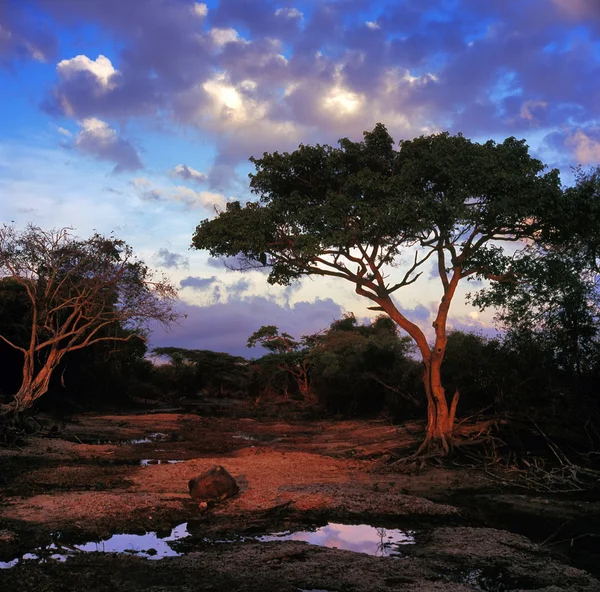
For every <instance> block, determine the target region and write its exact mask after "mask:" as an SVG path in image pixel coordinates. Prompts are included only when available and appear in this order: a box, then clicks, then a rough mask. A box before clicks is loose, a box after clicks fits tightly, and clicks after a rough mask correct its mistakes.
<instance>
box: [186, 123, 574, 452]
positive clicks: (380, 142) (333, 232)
mask: <svg viewBox="0 0 600 592" xmlns="http://www.w3.org/2000/svg"><path fill="white" fill-rule="evenodd" d="M251 161H252V162H253V163H254V165H255V167H256V170H257V172H256V174H253V175H250V187H251V189H252V191H253V192H254V193H256V194H258V195H259V200H258V201H250V202H248V203H246V204H245V205H242V204H240V203H239V202H232V203H229V204H228V205H227V209H226V210H225V211H224V212H222V213H220V214H219V215H218V216H217V217H216V218H214V219H212V220H204V221H202V222H201V223H200V224H199V226H198V227H197V228H196V232H195V234H194V237H193V239H192V240H193V243H192V244H193V246H194V247H196V248H198V249H208V250H209V251H210V253H211V254H212V255H213V256H235V255H238V254H241V255H242V256H243V257H244V258H245V260H246V261H247V262H248V265H249V266H257V265H265V266H270V268H271V273H270V275H269V282H270V283H274V284H289V283H290V282H291V281H293V280H296V279H298V278H300V277H302V276H305V275H324V276H330V277H336V278H342V279H345V280H347V281H349V282H350V283H351V284H353V285H354V289H355V291H356V293H357V294H359V295H361V296H364V297H365V298H367V299H369V300H371V301H372V302H373V303H374V306H373V307H372V308H373V309H374V310H378V311H382V312H385V313H386V314H388V315H389V316H390V317H391V318H392V319H393V320H394V321H395V322H396V323H397V324H398V325H399V326H400V327H401V328H402V329H403V330H404V331H406V332H407V333H408V334H409V335H410V336H411V337H412V339H413V340H414V341H415V343H416V345H417V348H418V351H419V353H420V355H421V358H422V361H423V365H424V374H423V382H424V386H425V393H426V397H427V404H428V405H427V407H428V414H427V416H428V421H427V435H426V438H425V441H424V443H423V445H422V446H421V449H420V451H425V450H441V451H442V452H443V453H445V452H448V450H449V449H450V447H451V446H452V444H453V427H454V418H455V411H456V405H457V402H458V391H455V394H454V398H453V400H452V402H450V401H449V400H448V399H447V396H446V392H445V389H444V386H443V384H442V379H441V365H442V361H443V359H444V354H445V351H446V344H447V328H446V327H447V320H448V314H449V310H450V305H451V303H452V299H453V298H454V295H455V293H456V289H457V287H458V285H459V283H460V282H461V281H462V280H466V279H469V278H471V279H474V278H480V279H487V280H489V282H491V283H509V282H515V281H517V280H518V277H517V271H516V270H515V269H514V267H513V262H514V256H515V251H519V250H521V251H522V252H523V256H522V257H521V264H520V266H519V272H520V273H523V274H526V273H527V271H528V269H527V268H528V263H530V262H532V261H533V260H534V259H535V253H530V252H528V251H527V250H523V246H524V245H525V244H536V243H537V242H538V241H540V240H550V239H551V238H553V237H558V234H559V233H558V231H559V230H560V228H561V223H562V218H561V216H560V215H559V214H560V212H561V211H563V212H564V211H566V210H569V209H570V208H571V206H572V207H573V208H578V210H577V211H581V205H582V203H579V202H576V201H573V203H572V204H571V203H570V201H569V195H567V194H566V193H565V192H564V191H563V190H562V188H561V186H560V180H559V175H558V172H557V171H556V170H553V171H550V172H547V173H543V171H544V168H545V167H544V165H543V164H542V162H540V161H539V160H537V159H535V158H532V157H531V156H530V155H529V153H528V147H527V145H526V144H525V142H524V141H519V140H516V139H515V138H508V139H507V140H505V141H504V142H502V143H500V144H497V143H495V142H493V141H488V142H486V143H484V144H477V143H475V142H472V141H470V140H468V139H466V138H464V137H463V136H461V135H457V136H451V135H449V134H447V133H441V134H436V135H432V136H427V137H420V138H417V139H415V140H410V141H402V142H400V149H399V150H395V149H394V142H393V140H392V138H391V137H390V135H389V134H388V132H387V130H386V128H385V127H384V126H383V125H381V124H378V125H377V126H376V127H375V129H374V130H373V131H371V132H366V133H365V134H364V141H362V142H353V141H350V140H349V139H342V140H340V142H339V147H337V148H334V147H331V146H327V145H324V146H321V145H316V146H304V145H302V146H300V147H299V148H298V149H297V150H296V151H294V152H292V153H287V152H286V153H283V154H280V153H278V152H274V153H272V154H268V153H265V154H264V155H263V157H262V158H259V159H255V158H252V159H251ZM584 201H585V200H584ZM409 253H412V256H409ZM431 261H433V263H434V265H433V267H434V269H435V272H436V274H437V276H438V278H439V281H440V284H441V291H442V298H441V301H440V303H439V306H438V309H437V313H436V315H435V320H434V322H433V327H434V330H435V336H434V340H433V343H432V344H430V343H429V342H428V339H427V337H426V335H425V333H424V331H423V329H422V328H420V327H419V326H418V325H417V324H415V323H414V322H413V321H411V320H410V319H409V317H408V316H407V315H406V314H404V313H402V312H401V311H400V309H399V308H398V306H397V304H396V302H395V300H394V298H393V294H394V293H395V292H397V291H398V290H399V289H401V288H403V287H405V286H408V285H411V284H413V283H414V282H416V281H417V280H418V278H419V277H420V276H421V275H422V274H423V271H425V269H427V268H424V266H425V264H427V263H428V262H431ZM400 266H402V267H403V269H402V271H400V272H398V271H395V268H398V267H400ZM392 271H394V274H393V276H392V275H391V272H392ZM427 271H428V269H427Z"/></svg>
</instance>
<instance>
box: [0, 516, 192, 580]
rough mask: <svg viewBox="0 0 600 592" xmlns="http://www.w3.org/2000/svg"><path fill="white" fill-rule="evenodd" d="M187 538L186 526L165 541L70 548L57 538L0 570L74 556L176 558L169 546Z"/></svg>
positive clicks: (130, 539)
mask: <svg viewBox="0 0 600 592" xmlns="http://www.w3.org/2000/svg"><path fill="white" fill-rule="evenodd" d="M188 536H190V533H189V532H188V530H187V522H184V523H183V524H180V525H179V526H176V527H175V528H174V529H173V530H172V531H171V534H170V535H168V536H166V537H159V536H158V534H157V533H155V532H147V533H146V534H115V535H113V536H111V537H110V538H109V539H107V540H105V541H99V542H90V543H84V544H82V545H71V544H68V543H65V542H63V541H61V540H60V535H56V537H55V541H54V542H53V543H51V544H50V545H48V546H46V547H41V548H39V549H36V550H35V551H34V552H32V553H26V554H25V555H23V556H22V557H17V558H16V559H13V560H11V561H0V569H9V568H11V567H14V566H15V565H17V563H19V562H20V561H22V560H36V561H38V562H39V563H46V562H47V561H49V560H52V561H66V559H67V558H68V557H70V556H73V555H76V554H77V553H131V554H135V555H138V556H139V557H145V558H146V559H162V558H163V557H177V556H179V555H181V553H178V552H177V551H174V550H173V549H172V548H171V546H170V545H169V543H170V542H173V541H177V540H179V539H183V538H185V537H188Z"/></svg>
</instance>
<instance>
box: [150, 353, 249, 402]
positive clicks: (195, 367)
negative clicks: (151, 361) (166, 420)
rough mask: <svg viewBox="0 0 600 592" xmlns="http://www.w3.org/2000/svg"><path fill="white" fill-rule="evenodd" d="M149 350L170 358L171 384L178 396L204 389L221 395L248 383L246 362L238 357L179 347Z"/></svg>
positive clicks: (192, 393)
mask: <svg viewBox="0 0 600 592" xmlns="http://www.w3.org/2000/svg"><path fill="white" fill-rule="evenodd" d="M152 353H153V354H154V355H155V356H165V357H167V358H169V361H170V363H171V365H172V370H173V372H172V374H171V379H170V383H171V385H170V386H171V388H172V389H174V390H175V391H176V392H177V393H178V394H180V395H194V394H197V393H198V392H200V391H205V392H207V393H208V394H210V395H220V396H222V395H224V394H226V393H227V394H232V393H236V392H240V391H244V390H245V389H246V388H247V386H248V380H249V377H248V361H247V360H245V359H244V358H242V357H240V356H232V355H231V354H228V353H224V352H215V351H211V350H201V349H185V348H182V347H156V348H154V349H153V350H152Z"/></svg>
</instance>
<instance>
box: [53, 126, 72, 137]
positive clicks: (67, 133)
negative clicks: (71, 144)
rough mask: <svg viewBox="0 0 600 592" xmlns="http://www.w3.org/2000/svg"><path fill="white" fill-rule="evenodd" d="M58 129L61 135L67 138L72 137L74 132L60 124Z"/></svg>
mask: <svg viewBox="0 0 600 592" xmlns="http://www.w3.org/2000/svg"><path fill="white" fill-rule="evenodd" d="M56 131H57V132H58V133H59V134H60V135H61V136H65V137H67V138H70V137H71V136H72V135H73V134H72V133H71V132H70V131H69V130H68V129H65V128H64V127H60V125H57V126H56Z"/></svg>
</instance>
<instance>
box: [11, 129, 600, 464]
mask: <svg viewBox="0 0 600 592" xmlns="http://www.w3.org/2000/svg"><path fill="white" fill-rule="evenodd" d="M251 161H252V162H253V163H254V165H255V167H256V173H255V174H252V175H250V188H251V190H252V191H253V192H254V193H255V194H256V195H258V199H257V200H256V201H247V202H245V203H243V204H242V203H240V202H231V203H229V204H228V205H227V208H226V210H225V211H222V212H220V213H219V214H218V215H217V216H216V217H214V218H212V219H207V220H204V221H202V222H201V223H200V224H199V225H198V227H197V229H196V232H195V233H194V235H193V238H192V244H193V246H194V247H195V248H198V249H206V250H208V251H209V253H210V254H211V255H212V256H228V257H229V256H231V257H237V258H238V260H240V261H242V263H241V265H240V268H241V269H249V268H250V269H251V268H255V267H267V268H268V269H269V272H270V273H269V276H268V281H269V282H270V283H278V284H284V285H285V284H289V283H291V282H293V281H297V280H299V279H300V278H302V277H303V276H306V275H309V276H310V275H325V276H329V277H335V278H339V279H340V280H342V279H343V280H346V282H349V284H350V285H351V287H352V289H353V290H354V291H355V292H356V293H357V294H359V295H361V296H363V297H364V298H366V299H368V300H370V301H371V304H372V306H371V309H372V310H374V311H377V312H379V313H382V316H380V317H378V318H377V319H376V320H375V321H374V322H373V323H371V324H368V325H361V324H359V323H357V321H356V319H354V317H352V316H348V317H347V318H344V319H340V320H338V321H336V322H335V323H333V324H332V325H331V327H329V328H327V329H326V330H325V331H323V332H322V333H321V334H318V335H312V336H296V337H293V336H291V335H288V334H286V333H280V331H279V329H278V328H277V327H273V326H263V327H261V328H258V329H257V331H256V332H255V333H254V334H253V335H251V336H250V337H249V340H248V345H249V346H255V345H257V344H260V345H262V346H263V347H264V348H265V349H266V350H267V351H268V354H267V355H265V356H262V357H260V358H257V359H256V360H254V361H253V362H252V363H248V362H245V361H243V359H236V358H233V357H231V356H227V355H226V354H216V353H215V352H206V351H204V352H202V351H187V350H182V349H181V348H163V350H161V351H157V352H156V353H157V354H160V355H162V356H166V358H167V359H168V363H167V364H163V365H151V364H150V365H149V362H148V361H147V360H146V359H145V358H144V353H145V352H144V347H143V345H140V344H143V340H144V336H145V333H144V331H145V329H144V327H145V323H147V321H149V320H151V319H154V320H159V321H161V322H165V323H169V322H172V321H173V320H175V319H176V316H177V315H176V313H175V309H174V308H173V304H174V298H175V291H174V289H173V288H172V286H170V284H169V283H168V282H167V281H166V280H165V279H164V278H159V279H158V280H157V279H155V278H153V277H152V274H151V273H150V270H149V269H148V268H147V267H146V266H145V265H144V264H143V263H142V262H140V261H138V260H136V259H135V257H134V256H133V253H132V251H131V249H130V248H129V247H128V246H127V245H125V243H123V242H122V241H119V240H117V239H115V238H114V237H108V238H106V237H101V236H98V235H95V236H94V237H92V238H90V239H88V240H81V239H77V238H76V237H73V236H72V235H71V234H70V232H69V231H68V230H62V231H51V232H47V231H43V230H42V229H39V228H35V227H30V228H28V229H27V230H26V231H24V232H23V233H17V232H16V231H15V230H14V228H12V227H4V229H3V230H2V233H1V234H0V266H1V269H2V279H1V280H0V282H1V285H0V307H1V308H0V337H1V342H2V347H3V348H4V350H6V351H5V352H3V353H4V354H5V355H6V359H11V360H14V363H15V367H16V368H18V370H19V376H18V377H15V376H12V374H14V373H12V374H11V373H10V372H8V373H6V375H5V376H4V378H3V380H4V384H3V385H2V393H3V394H2V400H1V401H0V415H3V416H4V417H7V416H11V415H12V416H18V414H19V413H20V412H21V411H22V410H24V409H26V408H28V407H30V406H32V405H33V404H34V403H35V402H36V400H37V399H39V398H40V397H41V396H42V395H44V394H45V393H47V392H49V391H51V390H52V391H56V390H57V388H58V387H57V386H56V382H57V381H59V380H60V382H61V384H62V383H65V384H66V382H65V377H67V376H69V375H72V376H76V375H77V370H73V369H72V368H73V366H76V363H75V362H74V360H76V359H78V358H77V357H78V356H79V362H78V364H79V365H78V368H79V369H81V368H82V366H81V362H82V361H83V362H84V363H85V360H86V356H87V355H89V356H90V359H89V360H88V362H89V363H90V373H86V372H85V371H83V370H80V372H81V376H80V378H81V380H84V381H85V376H90V375H91V374H93V370H92V369H91V367H92V366H93V365H94V364H95V363H99V360H104V361H105V362H106V366H107V367H108V366H110V364H116V365H117V366H118V365H119V364H126V365H129V366H128V367H129V369H130V370H131V376H136V379H135V380H133V382H132V384H138V386H139V384H142V383H143V382H144V380H145V381H146V382H148V381H149V382H150V383H152V384H153V385H154V390H159V391H161V392H160V393H158V394H159V397H160V396H162V394H164V391H165V389H166V391H168V392H171V391H173V392H174V393H180V392H181V390H182V389H183V388H184V387H183V385H184V384H186V381H187V385H188V386H187V387H185V388H187V389H188V391H189V393H192V394H193V392H198V390H201V391H204V392H209V391H210V392H212V391H214V390H215V389H217V390H219V391H220V393H221V394H223V393H225V392H233V391H235V390H236V389H237V390H239V391H240V392H246V393H253V394H254V396H255V398H257V400H260V399H261V397H262V398H264V397H265V396H266V395H267V394H268V393H272V394H275V395H277V396H281V397H284V398H285V397H288V398H290V397H291V398H298V399H299V400H301V401H302V402H303V403H304V404H305V405H312V406H313V407H319V406H320V407H321V408H323V409H325V410H326V411H327V412H330V413H341V414H352V413H369V412H374V411H375V412H377V411H381V410H382V409H383V406H382V404H381V401H383V400H385V401H387V403H386V408H387V409H390V408H391V407H393V404H392V403H390V402H391V401H394V402H395V403H396V404H397V405H396V406H397V407H399V408H403V409H404V411H402V412H401V411H400V410H399V409H397V410H396V411H397V412H398V413H399V414H400V415H402V413H404V414H405V415H407V414H410V413H421V414H423V415H424V416H425V417H426V418H427V424H426V425H427V430H426V437H425V439H424V442H423V445H422V447H421V449H420V451H421V452H431V451H440V452H442V453H448V452H449V451H450V450H451V449H452V448H453V446H454V445H455V444H456V443H457V441H458V440H457V434H458V431H457V430H456V425H457V421H462V420H461V419H460V417H461V415H462V416H464V415H465V414H467V413H469V412H470V411H471V410H472V409H476V408H479V409H480V410H481V409H483V408H484V407H485V406H484V405H483V403H485V404H486V405H488V406H491V407H495V408H499V407H498V405H500V408H502V409H503V410H508V409H512V408H513V407H514V408H516V410H517V411H519V412H521V413H522V412H523V411H524V410H525V409H529V408H530V407H531V409H530V412H534V413H539V412H542V410H544V411H546V410H554V412H556V413H559V412H560V409H561V407H562V408H564V409H566V410H569V411H573V409H572V408H571V407H572V406H573V405H574V404H575V406H576V409H579V410H583V412H584V414H587V413H588V411H589V412H591V413H595V409H596V408H597V405H598V401H597V398H596V397H595V396H594V395H593V394H592V390H591V389H590V385H591V384H593V382H594V380H595V379H596V377H597V373H598V326H599V325H598V311H599V306H598V304H599V288H598V277H599V275H598V262H599V261H600V257H599V249H600V215H599V214H600V175H599V172H598V170H594V169H591V170H589V171H584V170H582V169H577V170H576V172H575V183H574V184H573V185H572V186H569V187H565V186H563V185H561V182H560V178H559V174H558V171H556V170H550V171H548V170H547V169H546V167H545V165H544V164H543V163H542V162H541V161H539V160H538V159H535V158H533V157H532V156H530V154H529V151H528V147H527V146H526V144H525V142H524V141H518V140H516V139H514V138H508V139H507V140H505V141H504V142H502V143H496V142H493V141H489V142H486V143H484V144H478V143H475V142H472V141H471V140H468V139H466V138H464V137H463V136H461V135H460V134H459V135H456V136H451V135H449V134H447V133H442V134H436V135H432V136H426V137H421V138H416V139H414V140H410V141H401V142H400V143H399V145H398V148H396V147H395V145H394V141H393V139H392V138H391V136H390V135H389V133H388V132H387V130H386V128H385V126H383V125H382V124H378V125H377V126H376V127H375V128H374V129H373V130H372V131H370V132H365V134H364V139H363V141H360V142H353V141H351V140H349V139H342V140H340V142H339V145H338V146H337V147H331V146H326V145H325V146H321V145H316V146H303V145H301V146H300V147H299V148H298V149H297V150H296V151H294V152H292V153H283V154H280V153H278V152H274V153H272V154H268V153H265V154H264V155H263V157H262V158H260V159H255V158H252V159H251ZM240 256H241V258H240ZM424 272H428V273H431V272H433V274H434V275H435V276H436V277H437V279H438V280H439V285H440V293H441V299H440V301H439V305H438V308H437V311H436V312H435V319H434V322H433V333H434V335H433V338H432V339H431V340H429V339H428V338H427V337H426V335H427V332H426V328H425V327H421V326H419V325H418V324H417V323H416V322H414V320H413V319H410V318H409V317H408V316H406V315H405V314H403V313H402V312H401V310H400V308H399V306H398V298H399V293H400V291H401V290H402V289H403V288H405V287H407V286H409V285H412V284H414V283H415V282H417V281H419V278H420V277H421V276H422V275H423V273H424ZM472 280H481V281H479V282H476V283H474V284H472V285H473V287H474V291H473V292H472V293H471V295H470V298H471V300H472V302H473V304H474V305H475V306H478V307H479V308H481V309H484V308H486V307H490V306H493V307H495V310H497V322H498V324H499V325H500V326H501V328H502V329H503V330H504V336H503V338H502V339H495V340H493V339H492V340H488V339H484V338H482V337H478V336H475V335H468V334H464V333H460V332H451V331H450V330H449V327H451V310H450V309H451V304H452V301H453V298H454V295H455V293H456V290H457V288H458V286H459V285H460V284H461V283H462V282H469V281H472ZM134 344H136V345H134ZM92 351H98V352H100V351H102V354H101V355H100V356H98V355H93V356H92V355H91V353H90V352H92ZM134 360H135V362H134ZM456 360H459V362H456ZM69 364H70V366H69ZM69 368H71V369H69ZM453 368H454V370H453ZM207 369H210V370H207ZM100 374H102V372H101V371H100ZM109 374H110V373H108V374H107V373H105V375H106V376H108V375H109ZM11 381H12V382H11ZM136 381H137V382H136ZM75 382H76V381H75ZM419 382H420V386H417V383H419ZM5 385H6V386H5ZM157 385H160V386H157ZM98 386H99V383H96V387H98ZM121 390H122V389H121ZM152 390H153V389H149V391H152ZM149 391H148V392H149ZM588 393H589V394H588ZM588 399H589V400H588ZM396 411H394V413H396ZM572 414H573V413H571V414H570V415H572ZM585 429H586V430H587V432H586V433H588V432H590V431H591V432H593V430H594V429H595V428H593V427H591V428H590V426H589V422H588V424H586V427H585ZM592 436H593V435H592ZM592 436H590V437H592ZM593 437H595V436H593Z"/></svg>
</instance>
